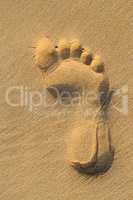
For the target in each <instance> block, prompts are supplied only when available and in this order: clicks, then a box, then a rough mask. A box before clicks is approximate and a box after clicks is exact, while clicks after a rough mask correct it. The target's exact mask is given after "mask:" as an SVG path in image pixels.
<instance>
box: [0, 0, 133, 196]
mask: <svg viewBox="0 0 133 200" xmlns="http://www.w3.org/2000/svg"><path fill="white" fill-rule="evenodd" d="M132 19H133V2H132V1H131V0H108V1H105V0H73V1H70V0H67V1H65V0H62V1H59V0H21V1H18V0H14V1H12V0H3V1H2V0H1V1H0V199H1V200H11V199H13V200H68V199H69V200H73V199H77V200H86V199H89V200H131V199H133V170H132V168H133V100H132V99H133V68H132V65H133V60H132V57H133V21H132ZM44 35H48V36H49V37H50V38H52V39H53V41H54V42H55V44H56V42H57V41H58V40H59V39H60V38H62V37H67V38H68V39H71V38H78V39H80V41H81V42H82V44H83V45H84V46H89V47H90V48H91V49H92V51H93V52H94V53H98V54H100V55H101V56H102V58H103V60H104V62H105V66H106V71H107V74H108V76H109V79H110V85H111V88H113V89H115V90H116V91H117V94H116V96H114V97H113V99H112V106H111V110H110V115H109V116H110V126H111V135H112V140H113V145H114V146H115V151H116V152H115V159H114V162H113V165H112V167H111V169H110V170H109V171H108V172H106V173H105V174H103V175H100V176H86V175H81V174H79V173H78V172H76V171H75V170H74V169H72V168H71V167H70V166H69V165H68V164H67V163H66V161H65V149H66V143H65V138H66V135H67V133H69V132H71V129H72V127H73V125H74V124H76V123H77V124H78V126H79V127H80V122H79V119H78V117H77V116H76V115H75V114H70V115H69V114H68V115H67V116H66V117H62V119H60V120H59V118H58V117H57V116H54V115H50V114H51V110H50V111H49V110H45V109H44V108H43V105H42V106H38V107H37V106H31V105H32V104H29V103H27V104H26V105H25V106H23V105H21V106H20V104H19V105H18V106H11V105H9V101H8V99H7V93H8V92H9V90H10V89H11V88H13V87H15V89H14V90H13V91H12V93H10V94H11V95H10V98H11V99H10V100H11V102H12V103H16V102H19V97H20V96H19V91H20V88H21V89H22V90H23V91H24V92H27V95H28V97H29V96H30V94H31V93H33V92H34V93H35V91H40V92H42V91H43V80H42V75H41V73H40V71H39V70H38V69H37V68H36V67H35V66H34V62H33V54H32V49H31V48H29V47H31V46H34V43H35V42H36V41H37V40H38V39H39V38H41V37H43V36H44ZM127 100H128V112H126V111H127V110H126V109H127ZM125 101H126V103H125V104H126V105H125V104H124V102H125ZM124 106H126V107H124ZM123 107H124V108H125V109H124V108H123ZM123 109H124V110H123Z"/></svg>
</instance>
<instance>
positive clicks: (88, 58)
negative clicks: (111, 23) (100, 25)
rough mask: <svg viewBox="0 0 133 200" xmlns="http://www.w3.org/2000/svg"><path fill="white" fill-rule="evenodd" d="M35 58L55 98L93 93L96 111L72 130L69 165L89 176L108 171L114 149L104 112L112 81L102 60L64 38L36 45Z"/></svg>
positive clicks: (93, 105) (91, 102) (78, 43)
mask: <svg viewBox="0 0 133 200" xmlns="http://www.w3.org/2000/svg"><path fill="white" fill-rule="evenodd" d="M34 57H35V64H36V65H37V66H38V67H39V68H40V69H41V71H42V72H43V77H44V83H45V86H46V88H47V89H48V91H49V92H50V93H51V94H52V95H53V97H54V98H57V96H58V97H59V95H60V94H61V92H62V91H63V92H64V91H67V92H71V94H73V93H74V91H76V92H77V91H78V94H80V95H81V96H83V94H82V91H84V94H85V93H87V92H88V91H89V92H93V98H90V99H89V103H88V102H87V106H89V107H91V108H92V111H93V110H95V111H94V112H93V113H91V118H90V119H87V120H86V119H82V120H81V121H79V125H77V126H76V127H74V128H72V130H71V133H70V137H69V142H68V145H67V152H68V153H67V156H68V160H69V163H70V165H72V166H73V167H74V168H76V169H77V170H78V171H81V172H85V173H90V174H95V173H101V172H105V171H107V169H109V168H110V166H111V164H112V161H113V157H114V150H113V147H112V145H111V138H110V130H109V124H108V120H107V115H106V114H107V112H106V111H107V110H106V109H105V108H107V102H108V95H109V80H108V77H107V75H106V73H105V69H104V63H103V62H102V60H101V58H100V57H99V56H97V55H93V54H92V52H91V51H90V50H89V49H88V48H83V47H82V45H81V43H80V42H79V41H78V40H73V41H71V42H69V41H67V40H66V39H63V40H60V41H59V44H58V45H57V46H55V45H53V44H52V42H51V41H50V40H49V39H48V38H43V39H42V40H40V41H39V42H38V43H37V46H36V48H35V55H34ZM53 88H54V89H53ZM67 94H68V93H67ZM87 94H88V93H87ZM89 95H90V93H89ZM69 97H70V95H69ZM71 97H72V98H73V95H71ZM83 107H84V105H83ZM90 146H91V150H90Z"/></svg>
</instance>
